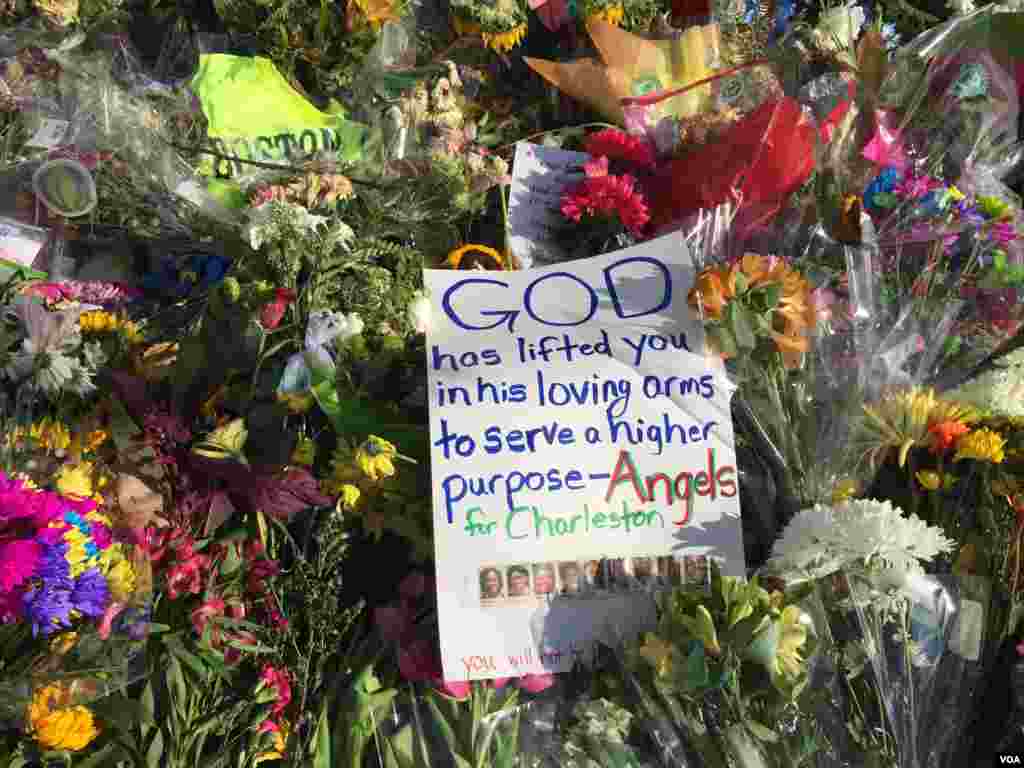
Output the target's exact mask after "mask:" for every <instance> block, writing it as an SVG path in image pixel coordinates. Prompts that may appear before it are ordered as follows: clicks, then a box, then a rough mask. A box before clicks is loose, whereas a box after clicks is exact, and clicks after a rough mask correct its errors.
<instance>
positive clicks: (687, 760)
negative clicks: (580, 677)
mask: <svg viewBox="0 0 1024 768" xmlns="http://www.w3.org/2000/svg"><path fill="white" fill-rule="evenodd" d="M663 598H664V599H663V600H662V601H661V604H660V609H661V610H660V614H661V618H660V621H659V623H658V626H657V628H656V629H655V630H654V631H653V632H648V633H644V635H643V636H642V637H641V638H640V639H639V640H638V639H636V638H633V637H629V636H626V637H623V638H622V639H623V647H622V649H615V650H614V651H612V652H610V653H609V654H607V659H608V663H609V669H608V671H607V672H606V673H605V678H606V688H607V692H608V695H609V696H610V697H611V698H612V700H613V701H614V702H615V704H616V705H618V706H620V707H622V708H624V709H625V710H627V711H629V712H630V713H632V714H633V716H634V717H633V719H632V721H631V722H630V725H631V727H632V729H633V730H634V731H635V733H636V734H637V735H642V736H643V737H644V738H643V739H642V740H640V741H639V742H638V743H639V744H642V745H643V746H644V747H646V749H645V750H644V751H645V752H646V753H647V755H648V756H649V758H648V759H649V761H650V762H651V764H653V765H658V766H664V768H690V767H691V766H692V767H693V768H697V767H698V766H700V767H701V768H703V767H705V766H707V768H728V767H730V766H742V767H743V768H782V767H783V766H786V767H787V768H789V767H790V766H800V765H804V764H805V761H806V760H807V759H808V758H809V757H810V756H811V755H812V754H813V753H814V751H815V747H814V743H815V734H816V732H817V725H816V723H815V722H814V720H813V718H811V717H808V716H806V715H805V714H804V711H803V710H804V707H803V705H802V703H801V702H802V700H803V698H804V696H805V693H806V691H807V689H806V684H807V682H808V680H809V677H808V674H809V670H810V669H811V668H813V665H814V663H815V662H814V658H815V655H816V653H817V647H818V643H817V631H816V629H815V626H814V624H813V620H812V618H811V616H810V614H808V613H807V612H806V611H804V610H803V609H802V608H801V607H800V606H799V604H798V600H799V596H798V595H795V594H785V593H784V592H782V591H772V590H769V589H766V588H764V587H763V586H762V585H760V584H759V583H758V582H757V580H754V581H751V582H745V581H743V580H739V579H734V578H731V577H726V576H721V575H720V574H719V572H718V570H717V567H715V566H713V568H712V578H711V585H710V589H709V590H707V591H699V590H697V591H675V592H672V593H667V594H665V595H664V596H663ZM634 738H635V736H634ZM623 741H625V740H623Z"/></svg>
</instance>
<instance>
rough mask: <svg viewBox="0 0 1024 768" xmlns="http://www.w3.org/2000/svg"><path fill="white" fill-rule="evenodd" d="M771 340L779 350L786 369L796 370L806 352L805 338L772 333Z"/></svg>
mask: <svg viewBox="0 0 1024 768" xmlns="http://www.w3.org/2000/svg"><path fill="white" fill-rule="evenodd" d="M772 340H773V341H774V342H775V346H776V347H778V348H779V354H781V355H782V362H783V364H784V365H785V366H786V367H787V368H798V367H799V366H800V363H801V361H802V360H803V355H804V352H806V351H807V346H808V344H807V338H806V337H804V336H798V335H793V334H789V333H776V332H775V331H772Z"/></svg>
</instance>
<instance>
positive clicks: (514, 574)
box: [505, 565, 530, 597]
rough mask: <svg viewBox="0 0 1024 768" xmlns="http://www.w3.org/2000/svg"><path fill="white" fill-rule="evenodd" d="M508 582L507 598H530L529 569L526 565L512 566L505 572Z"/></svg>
mask: <svg viewBox="0 0 1024 768" xmlns="http://www.w3.org/2000/svg"><path fill="white" fill-rule="evenodd" d="M505 574H506V578H507V580H508V596H509V597H529V596H530V568H529V566H526V565H513V566H511V567H509V569H508V570H507V571H506V572H505Z"/></svg>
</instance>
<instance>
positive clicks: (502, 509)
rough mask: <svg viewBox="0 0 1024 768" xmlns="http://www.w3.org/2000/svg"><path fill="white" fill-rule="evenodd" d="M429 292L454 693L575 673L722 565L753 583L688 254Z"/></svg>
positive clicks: (665, 241)
mask: <svg viewBox="0 0 1024 768" xmlns="http://www.w3.org/2000/svg"><path fill="white" fill-rule="evenodd" d="M425 280H426V286H427V290H428V293H429V295H430V298H431V302H432V307H433V318H432V323H431V328H430V331H429V333H428V334H427V369H428V401H429V403H430V430H431V442H432V449H431V450H432V455H431V462H432V464H431V466H432V475H433V477H432V485H433V507H434V532H435V533H434V535H435V548H436V559H437V589H438V612H439V620H440V629H441V653H442V660H443V664H444V674H445V677H446V679H449V680H467V679H487V678H494V677H503V676H514V675H522V674H527V673H541V672H546V671H547V672H551V671H566V670H568V669H570V668H571V666H572V664H573V661H574V660H575V659H577V658H579V657H580V656H584V657H586V656H589V654H590V652H591V651H592V649H593V648H594V644H595V642H598V641H604V642H609V641H613V640H614V639H615V637H616V636H617V635H620V634H621V633H627V632H635V631H638V630H640V629H643V628H645V627H647V626H649V625H650V624H651V622H652V621H653V620H654V607H653V599H652V597H651V595H650V592H651V591H652V590H654V589H657V588H661V587H666V586H669V585H674V584H679V583H683V582H685V583H690V584H693V583H700V584H706V583H707V579H708V560H709V558H716V559H718V560H719V563H720V565H721V567H722V570H723V572H724V573H728V574H732V575H737V576H741V575H743V573H744V565H743V563H744V561H743V544H742V532H741V527H740V515H739V493H738V492H739V488H738V477H737V473H736V469H735V446H734V441H733V431H732V422H731V418H730V414H729V397H730V394H731V392H730V389H729V386H728V384H727V382H726V381H725V379H724V376H723V372H722V369H721V365H720V363H719V362H718V361H716V360H713V359H709V358H706V357H705V356H704V354H703V349H704V339H703V331H702V328H701V324H700V321H699V320H698V319H697V317H696V316H695V315H694V314H693V312H692V311H691V310H690V308H689V307H688V306H687V301H686V298H687V293H688V291H689V290H690V287H691V286H692V284H693V281H694V267H693V264H692V260H691V258H690V254H689V252H688V251H687V248H686V245H685V243H684V241H683V239H682V236H681V235H680V234H678V233H676V234H672V235H668V236H666V237H662V238H659V239H657V240H652V241H649V242H647V243H644V244H642V245H638V246H635V247H632V248H628V249H625V250H622V251H617V252H615V253H612V254H607V255H604V256H600V257H597V258H593V259H585V260H581V261H575V262H572V263H569V264H564V265H559V266H552V267H544V268H541V269H534V270H526V271H521V272H475V271H474V272H471V271H458V270H427V271H426V272H425Z"/></svg>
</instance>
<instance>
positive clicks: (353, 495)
mask: <svg viewBox="0 0 1024 768" xmlns="http://www.w3.org/2000/svg"><path fill="white" fill-rule="evenodd" d="M362 495H363V494H362V491H360V490H359V489H358V488H357V487H356V486H354V485H352V483H343V484H342V485H341V487H340V488H339V492H338V506H339V507H340V508H341V509H345V510H353V509H355V507H356V504H358V503H359V497H360V496H362Z"/></svg>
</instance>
